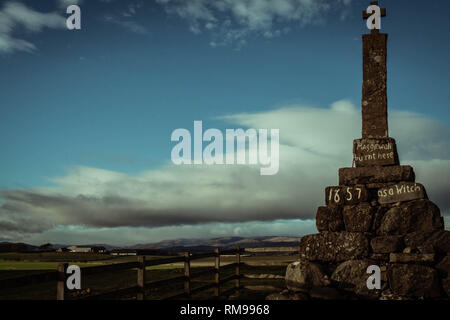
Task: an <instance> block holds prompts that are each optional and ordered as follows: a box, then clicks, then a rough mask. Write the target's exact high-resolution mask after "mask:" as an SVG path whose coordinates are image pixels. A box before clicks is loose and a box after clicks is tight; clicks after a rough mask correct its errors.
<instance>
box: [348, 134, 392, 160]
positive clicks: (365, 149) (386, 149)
mask: <svg viewBox="0 0 450 320" xmlns="http://www.w3.org/2000/svg"><path fill="white" fill-rule="evenodd" d="M353 160H354V162H355V166H356V167H373V166H393V165H399V164H400V162H399V160H398V153H397V146H396V144H395V140H394V139H392V138H379V139H357V140H354V141H353Z"/></svg>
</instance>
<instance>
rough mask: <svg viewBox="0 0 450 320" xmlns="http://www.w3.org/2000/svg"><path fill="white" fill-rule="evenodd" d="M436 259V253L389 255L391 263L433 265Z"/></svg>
mask: <svg viewBox="0 0 450 320" xmlns="http://www.w3.org/2000/svg"><path fill="white" fill-rule="evenodd" d="M434 259H435V256H434V253H391V254H390V255H389V262H390V263H432V262H434Z"/></svg>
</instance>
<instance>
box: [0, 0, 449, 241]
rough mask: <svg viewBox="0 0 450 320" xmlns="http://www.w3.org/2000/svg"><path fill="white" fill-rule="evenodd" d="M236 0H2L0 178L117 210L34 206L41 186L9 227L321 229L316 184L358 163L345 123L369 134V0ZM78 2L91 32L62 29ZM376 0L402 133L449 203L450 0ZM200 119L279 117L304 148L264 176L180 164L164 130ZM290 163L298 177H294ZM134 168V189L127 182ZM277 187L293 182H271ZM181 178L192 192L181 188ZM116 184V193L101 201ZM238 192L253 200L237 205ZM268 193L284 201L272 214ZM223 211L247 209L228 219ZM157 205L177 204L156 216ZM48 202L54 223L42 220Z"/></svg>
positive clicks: (79, 230) (47, 231) (16, 233)
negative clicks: (365, 40) (260, 195)
mask: <svg viewBox="0 0 450 320" xmlns="http://www.w3.org/2000/svg"><path fill="white" fill-rule="evenodd" d="M240 2H241V3H240V4H239V1H237V0H229V1H228V0H227V1H225V0H216V1H212V2H208V1H203V0H197V1H193V0H192V1H185V2H183V1H178V0H159V1H132V0H131V1H119V0H116V1H114V0H110V1H105V0H104V1H101V0H90V1H87V0H84V1H75V0H74V1H64V0H59V1H56V0H45V1H39V2H38V1H18V0H17V1H0V98H1V107H0V119H1V120H0V121H1V122H0V123H1V126H0V146H1V150H2V152H1V157H0V168H2V169H1V170H0V189H2V190H4V191H5V192H9V193H10V194H12V193H14V192H27V194H28V193H30V194H31V193H34V195H36V194H40V195H41V194H42V193H45V194H46V195H47V196H48V195H49V193H51V196H52V201H50V203H53V204H54V203H55V202H56V199H59V200H60V201H62V200H61V198H58V197H62V198H63V199H64V200H65V201H66V200H67V203H71V205H72V206H73V202H74V201H77V200H79V199H80V197H81V198H83V197H85V198H88V199H97V200H98V201H100V202H101V204H98V203H97V204H92V203H90V202H89V201H88V202H89V203H83V204H79V207H78V206H77V205H75V206H73V207H75V208H78V209H80V210H82V209H83V208H84V209H85V208H87V207H88V208H89V210H92V211H89V210H88V212H90V214H91V215H95V214H98V215H100V216H101V215H102V214H104V215H108V214H107V213H106V212H111V211H114V210H117V212H116V213H114V214H113V216H112V217H111V218H110V219H111V220H112V221H113V222H111V223H104V222H101V223H97V222H92V221H91V220H90V219H88V218H87V217H85V218H83V215H82V214H78V213H77V212H72V211H73V210H72V209H71V210H68V209H67V208H65V207H64V205H62V204H57V205H53V207H52V205H51V204H48V203H47V204H45V205H42V208H41V209H42V212H35V211H33V210H31V209H30V208H29V205H30V203H32V202H30V201H29V200H24V199H22V200H23V203H22V204H20V203H17V199H16V200H15V201H16V202H14V208H15V210H16V209H17V210H16V211H14V213H13V214H11V216H9V217H7V218H6V220H5V221H6V222H8V223H9V224H11V223H12V224H13V225H15V226H16V228H10V230H9V231H8V232H6V233H5V234H6V236H4V237H5V239H6V240H24V241H30V242H35V243H39V242H40V241H42V242H45V241H52V242H64V241H68V239H70V240H71V241H75V240H76V239H83V241H85V242H99V241H101V242H111V241H112V242H114V241H116V244H122V243H133V242H142V241H147V240H148V241H149V242H151V241H157V240H159V239H161V240H162V238H164V239H166V238H179V237H194V236H199V237H202V236H205V237H209V236H215V235H216V234H217V235H229V234H232V235H264V234H286V235H295V234H296V230H302V231H299V234H298V235H300V233H301V232H304V233H307V232H314V222H313V220H311V219H313V218H314V215H315V209H316V207H317V206H318V205H321V204H322V203H321V201H322V193H323V189H324V188H325V187H326V186H327V185H333V184H336V183H337V179H336V176H337V169H338V168H339V167H341V166H350V165H351V156H352V155H351V144H352V139H354V138H358V137H359V135H360V117H359V106H360V99H361V83H362V71H361V66H362V59H361V34H362V33H366V32H367V31H368V30H367V29H366V27H365V22H364V21H363V20H362V18H361V11H362V10H364V9H365V8H366V7H367V6H368V3H369V1H365V0H342V1H328V0H315V1H310V2H304V1H300V0H298V1H297V0H278V1H272V2H270V1H263V0H259V2H258V1H247V2H245V1H240ZM67 3H79V5H80V7H81V10H82V30H79V31H69V30H67V29H65V28H64V21H65V18H66V17H67V15H66V14H65V7H66V6H67ZM211 3H214V4H211ZM243 3H244V4H246V6H243V7H242V8H241V7H239V5H241V6H242V4H243ZM270 3H271V4H270ZM305 3H310V4H309V5H306V4H305ZM194 4H195V5H194ZM289 6H291V7H292V8H295V9H296V11H295V12H293V10H286V8H288V7H289ZM381 6H383V7H386V8H387V17H386V18H383V21H382V29H383V31H384V32H386V33H388V34H389V44H388V46H389V49H388V50H389V56H388V68H389V74H388V95H389V96H388V99H389V108H390V109H389V110H390V111H392V112H391V113H390V117H391V118H392V119H390V120H391V127H390V129H391V135H392V136H393V137H395V138H397V140H398V143H399V149H400V156H401V158H402V160H407V161H409V162H410V163H413V164H415V168H416V171H418V168H423V171H422V175H421V174H420V172H418V176H419V177H422V178H423V179H422V180H423V181H424V182H428V183H432V184H434V185H436V186H435V187H433V186H429V188H431V190H429V193H431V195H434V196H435V198H436V199H432V200H436V203H437V204H438V205H440V207H441V210H442V211H443V213H444V214H447V212H449V211H448V208H449V207H450V205H449V204H448V200H445V198H446V197H445V194H446V193H448V190H449V185H448V183H447V182H446V181H449V180H450V177H449V170H448V169H449V168H450V165H449V161H450V150H449V145H448V141H449V129H448V128H449V125H450V112H449V109H448V106H449V103H450V90H448V88H449V87H450V79H449V76H448V75H449V74H450V61H449V59H448V57H449V56H450V44H449V41H448V39H447V38H448V36H447V35H448V34H450V25H449V24H448V21H447V12H449V9H450V3H449V2H448V1H437V0H436V1H432V2H431V3H424V2H423V1H403V0H396V1H393V0H390V1H388V0H385V1H382V2H381ZM44 14H45V15H44ZM27 19H28V20H27ZM228 21H229V22H228ZM346 115H347V116H346ZM341 116H342V117H341ZM293 117H294V118H293ZM295 117H297V118H295ZM358 117H359V118H358ZM292 119H297V120H298V121H296V122H295V121H294V122H293V123H291V120H292ZM305 119H309V120H308V121H306V120H305ZM322 119H323V121H322ZM338 119H342V121H340V122H341V123H337V121H338ZM194 120H203V125H204V126H205V127H209V128H219V129H224V128H229V127H231V128H234V127H239V126H250V125H253V126H256V127H258V126H259V128H262V127H263V126H265V127H266V128H271V127H274V128H280V130H281V135H280V139H281V140H282V143H283V141H284V142H285V145H287V146H289V145H291V146H292V145H294V146H297V147H298V150H297V151H298V152H300V153H299V154H296V153H295V152H293V151H292V150H285V151H286V152H285V153H284V155H285V159H281V165H282V166H280V174H279V175H277V176H276V177H271V178H269V177H265V178H262V177H259V176H256V175H255V171H252V170H253V168H220V169H216V168H214V169H212V168H182V169H181V168H172V167H171V166H170V152H171V149H172V147H173V146H174V143H172V142H171V141H170V135H171V132H172V131H173V130H174V129H176V128H187V129H190V130H192V126H193V121H194ZM395 124H398V125H397V126H396V127H394V125H395ZM302 126H303V127H302ZM283 130H284V131H283ZM296 130H297V133H295V131H296ZM283 132H285V134H284V136H283ZM299 133H302V136H301V137H300V136H299ZM319 137H320V139H319ZM402 139H403V140H402ZM288 140H289V141H288ZM341 147H342V148H341ZM311 150H313V151H314V152H313V153H315V154H317V153H321V154H322V158H326V159H323V161H324V162H323V163H322V165H323V166H322V167H317V166H315V167H313V166H312V165H313V164H317V163H318V162H319V163H321V162H320V161H318V160H317V159H314V158H312V156H311V154H310V153H311ZM307 151H309V152H310V153H308V152H307ZM294 155H295V156H294ZM290 156H292V158H290ZM297 156H298V157H297ZM294 159H295V161H294ZM325 160H326V161H325ZM432 164H433V165H432ZM431 167H432V168H431ZM323 168H326V170H323ZM432 169H433V170H435V171H430V172H429V171H427V170H432ZM211 170H214V172H210V171H211ZM294 173H298V174H299V175H300V176H297V177H301V174H302V173H303V174H305V177H304V179H303V180H302V179H299V178H297V179H292V178H289V177H290V176H292V175H293V174H294ZM439 173H440V174H439ZM313 174H315V175H316V178H315V177H314V175H313ZM310 175H311V176H310ZM236 176H240V177H241V178H233V177H236ZM202 177H207V178H208V179H210V180H211V181H210V183H213V182H214V181H216V182H217V181H220V182H224V181H228V182H227V183H225V182H224V183H225V185H234V184H235V183H237V180H239V179H243V178H242V177H248V179H251V180H252V181H251V182H248V180H245V181H241V180H239V181H238V182H239V183H237V185H238V186H240V187H241V188H242V189H241V190H240V193H242V194H244V195H247V198H248V197H250V198H251V199H250V200H251V201H250V200H248V203H246V202H245V201H246V200H245V199H241V200H239V201H238V200H236V195H235V194H234V193H232V190H228V189H227V188H226V187H224V186H223V185H222V186H221V187H220V188H216V189H214V190H210V189H211V187H208V186H210V184H206V185H205V184H202V183H201V181H203V180H202ZM176 179H184V180H183V182H182V183H181V184H180V183H177V182H176ZM236 179H237V180H236ZM136 181H138V182H139V183H142V187H141V188H140V189H139V188H138V187H131V186H130V187H129V190H123V189H122V188H121V187H124V186H126V187H127V186H128V185H132V184H133V185H135V183H136ZM188 181H191V184H189V183H188ZM241 183H248V185H246V186H242V184H241ZM155 185H157V186H158V187H155ZM252 186H253V188H254V189H252ZM274 186H279V189H278V190H284V191H285V192H277V191H271V188H272V187H274ZM425 186H426V187H428V185H426V184H425ZM126 187H125V189H126ZM179 188H181V189H183V188H184V189H183V190H185V191H184V192H185V193H186V192H187V194H188V195H186V196H185V197H180V196H179V192H180V191H179V190H178V189H179ZM186 188H192V189H194V190H195V192H196V193H195V192H194V191H186ZM203 188H206V190H207V191H211V195H210V196H209V200H208V201H205V202H206V204H205V205H204V207H202V206H200V205H197V204H196V203H198V202H199V201H202V200H203V198H202V197H201V194H203V195H204V196H203V197H208V192H205V191H204V189H203ZM212 188H214V187H212ZM235 188H236V187H234V189H235ZM261 188H262V189H264V190H266V192H267V195H268V196H267V197H266V198H265V199H266V200H265V201H267V202H264V203H263V204H258V205H255V203H254V202H252V201H257V200H256V198H252V197H251V196H250V195H254V194H255V190H256V191H261ZM232 189H233V188H232ZM305 189H308V190H305ZM310 189H311V190H310ZM202 190H203V191H202ZM288 190H289V191H288ZM291 190H295V192H294V191H291ZM194 193H195V194H194ZM309 193H310V196H308V194H309ZM136 194H137V195H136ZM264 194H265V193H264ZM296 194H297V195H296ZM135 195H136V196H135ZM115 197H117V198H119V197H120V199H121V200H120V205H119V206H118V207H120V208H118V207H114V202H108V201H107V200H105V199H110V198H114V199H116V198H115ZM153 197H154V198H153ZM430 197H431V196H430ZM83 199H84V198H83ZM149 199H153V200H151V201H150V200H149ZM155 199H163V200H164V201H163V200H161V202H157V201H156V200H155ZM189 199H195V200H196V201H194V200H192V202H193V203H191V202H190V200H189ZM217 199H220V201H223V203H222V205H223V207H222V208H221V209H219V210H216V208H215V207H214V205H213V204H214V203H217V201H218V200H217ZM441 199H442V200H441ZM0 201H2V200H0ZM3 201H6V202H4V203H7V204H10V202H8V200H3ZM92 201H94V200H92ZM152 201H154V202H152ZM183 201H184V202H183ZM439 201H440V202H439ZM18 202H20V201H18ZM209 202H211V206H208V203H209ZM127 203H128V204H130V203H131V206H132V207H133V209H135V210H136V212H135V213H134V214H135V215H136V217H135V221H136V222H135V223H134V222H132V223H130V222H129V220H131V219H134V218H133V217H134V216H133V215H132V216H131V217H127V216H126V214H125V212H126V208H127V206H126V205H125V204H127ZM168 203H171V204H173V206H168V205H167V204H168ZM280 203H283V204H282V205H281V206H280ZM97 206H100V207H101V208H99V207H97ZM237 206H241V208H242V212H241V211H240V210H237V209H234V210H231V208H236V207H237ZM94 207H95V208H94ZM264 207H268V208H278V207H281V208H279V212H278V213H276V214H269V213H267V214H266V213H265V211H264V210H263V211H264V212H263V211H260V210H261V208H264ZM155 208H156V209H155ZM107 209H108V210H107ZM66 210H68V212H66V213H64V214H61V212H62V211H64V212H65V211H66ZM183 210H186V211H183ZM227 210H231V211H236V212H235V213H234V215H236V216H239V217H242V218H237V217H236V218H232V219H231V218H230V219H228V218H227V217H228V212H229V211H227ZM194 211H195V212H197V211H201V212H204V215H199V216H196V215H195V214H193V212H194ZM213 211H214V212H213ZM155 212H157V214H156V213H155ZM162 212H164V214H165V215H173V216H174V218H173V219H172V220H170V222H167V221H166V222H161V223H160V224H155V223H153V221H154V220H158V218H155V217H154V214H156V216H159V215H162V214H163V213H162ZM257 212H260V213H259V214H258V213H257ZM41 215H42V217H46V219H47V220H48V221H45V222H43V221H42V219H38V220H39V221H38V223H36V221H35V220H36V219H37V218H36V217H41ZM143 215H144V216H145V218H142V216H143ZM74 216H77V217H78V218H75V217H74ZM185 216H192V219H185ZM231 216H233V214H231ZM206 217H207V218H206ZM277 217H279V219H278V218H277ZM295 217H298V218H295ZM178 218H179V219H178ZM83 219H86V220H83ZM108 219H109V218H108ZM177 219H178V220H177ZM94 220H96V219H94ZM99 220H101V221H104V220H105V221H106V218H99ZM163 220H164V219H163ZM256 220H258V221H260V222H258V223H255V224H254V225H258V227H257V228H255V227H253V225H252V226H251V224H252V223H253V222H252V221H256ZM275 220H276V221H277V222H276V223H274V222H273V221H275ZM261 221H262V222H261ZM215 223H223V225H221V228H220V230H222V231H214V232H213V231H211V228H210V227H208V228H205V226H208V225H209V224H215ZM19 224H21V225H22V224H27V225H29V227H27V228H19V227H18V225H19ZM275 225H276V226H277V227H276V228H275V227H274V226H275ZM31 226H35V227H31ZM13 229H14V230H13ZM118 230H119V231H120V232H117V231H118ZM205 230H209V231H208V232H206V231H205ZM221 233H223V234H221ZM117 234H122V235H123V237H122V238H120V239H117V238H116V237H115V236H114V235H117ZM72 239H75V240H72ZM80 241H81V240H80ZM117 242H118V243H117Z"/></svg>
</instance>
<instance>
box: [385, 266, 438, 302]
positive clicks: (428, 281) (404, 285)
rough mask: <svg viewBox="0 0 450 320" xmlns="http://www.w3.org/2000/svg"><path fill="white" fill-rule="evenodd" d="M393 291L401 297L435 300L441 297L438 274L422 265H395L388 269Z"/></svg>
mask: <svg viewBox="0 0 450 320" xmlns="http://www.w3.org/2000/svg"><path fill="white" fill-rule="evenodd" d="M388 281H389V286H390V288H391V291H392V292H393V293H394V294H396V295H400V296H407V297H425V298H435V297H439V296H440V289H439V279H438V273H437V271H436V270H435V269H433V268H431V267H428V266H423V265H420V264H393V265H390V266H389V268H388Z"/></svg>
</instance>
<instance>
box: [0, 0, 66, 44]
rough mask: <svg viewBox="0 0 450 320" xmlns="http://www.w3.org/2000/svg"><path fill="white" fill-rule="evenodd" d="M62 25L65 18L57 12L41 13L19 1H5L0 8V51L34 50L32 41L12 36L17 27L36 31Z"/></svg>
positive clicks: (56, 27)
mask: <svg viewBox="0 0 450 320" xmlns="http://www.w3.org/2000/svg"><path fill="white" fill-rule="evenodd" d="M64 27H65V18H64V17H62V16H60V15H59V14H58V13H55V12H50V13H41V12H38V11H35V10H33V9H31V8H29V7H27V6H25V5H24V4H22V3H20V2H7V3H6V4H5V5H4V6H3V8H2V9H1V10H0V53H11V52H14V51H26V52H32V51H34V50H36V47H35V45H34V44H33V43H31V42H29V41H26V40H23V39H19V38H16V37H15V36H14V33H15V31H16V29H18V28H23V29H24V30H25V31H29V32H33V33H38V32H41V31H42V29H44V28H52V29H60V28H64Z"/></svg>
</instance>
